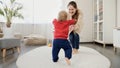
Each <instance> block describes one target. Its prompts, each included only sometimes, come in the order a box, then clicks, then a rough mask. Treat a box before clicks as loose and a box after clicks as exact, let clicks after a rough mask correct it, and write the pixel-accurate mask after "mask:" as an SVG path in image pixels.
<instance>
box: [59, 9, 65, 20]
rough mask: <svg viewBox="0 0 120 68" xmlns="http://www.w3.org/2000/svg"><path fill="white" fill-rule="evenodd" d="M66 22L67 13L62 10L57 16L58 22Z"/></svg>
mask: <svg viewBox="0 0 120 68" xmlns="http://www.w3.org/2000/svg"><path fill="white" fill-rule="evenodd" d="M65 20H67V12H66V11H64V10H62V11H60V12H59V14H58V21H65Z"/></svg>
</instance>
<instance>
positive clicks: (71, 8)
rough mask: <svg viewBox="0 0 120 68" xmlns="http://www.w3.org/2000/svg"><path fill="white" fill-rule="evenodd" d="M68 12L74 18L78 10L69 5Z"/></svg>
mask: <svg viewBox="0 0 120 68" xmlns="http://www.w3.org/2000/svg"><path fill="white" fill-rule="evenodd" d="M68 12H69V13H70V14H71V15H72V16H73V15H74V14H75V12H76V8H74V7H73V6H72V5H69V6H68Z"/></svg>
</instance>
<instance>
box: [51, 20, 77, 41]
mask: <svg viewBox="0 0 120 68" xmlns="http://www.w3.org/2000/svg"><path fill="white" fill-rule="evenodd" d="M74 23H75V20H66V21H58V20H57V19H54V20H53V25H54V39H67V38H68V32H69V26H70V25H72V24H74Z"/></svg>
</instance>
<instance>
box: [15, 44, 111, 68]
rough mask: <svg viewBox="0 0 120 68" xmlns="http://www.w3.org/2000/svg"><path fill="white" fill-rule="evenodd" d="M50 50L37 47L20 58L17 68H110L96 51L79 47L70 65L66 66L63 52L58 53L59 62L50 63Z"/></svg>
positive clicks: (49, 48) (108, 62)
mask: <svg viewBox="0 0 120 68" xmlns="http://www.w3.org/2000/svg"><path fill="white" fill-rule="evenodd" d="M51 51H52V48H51V47H48V46H42V47H38V48H36V49H33V50H31V51H29V52H27V53H25V54H23V55H21V56H19V58H18V59H17V61H16V65H17V67H18V68H110V65H111V63H110V61H109V59H107V58H106V57H105V56H103V55H102V54H100V53H99V52H97V51H96V50H94V49H92V48H88V47H84V46H80V49H79V53H78V54H74V55H73V56H72V59H71V65H67V64H66V62H65V58H64V51H63V50H62V49H61V50H60V53H59V61H58V62H56V63H54V62H52V58H51V57H52V55H51Z"/></svg>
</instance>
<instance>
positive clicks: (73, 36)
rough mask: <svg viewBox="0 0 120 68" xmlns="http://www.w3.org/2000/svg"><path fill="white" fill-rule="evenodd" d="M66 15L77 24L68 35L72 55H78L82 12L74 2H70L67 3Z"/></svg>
mask: <svg viewBox="0 0 120 68" xmlns="http://www.w3.org/2000/svg"><path fill="white" fill-rule="evenodd" d="M67 8H68V13H69V14H70V15H71V16H72V19H76V20H77V22H76V24H75V25H74V28H73V30H72V31H71V32H70V34H69V40H70V43H71V45H72V48H73V54H74V53H78V49H79V41H80V36H79V33H80V32H81V29H82V26H83V23H82V17H83V15H82V12H81V11H80V9H78V7H77V4H76V2H75V1H70V2H69V3H68V6H67Z"/></svg>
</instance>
